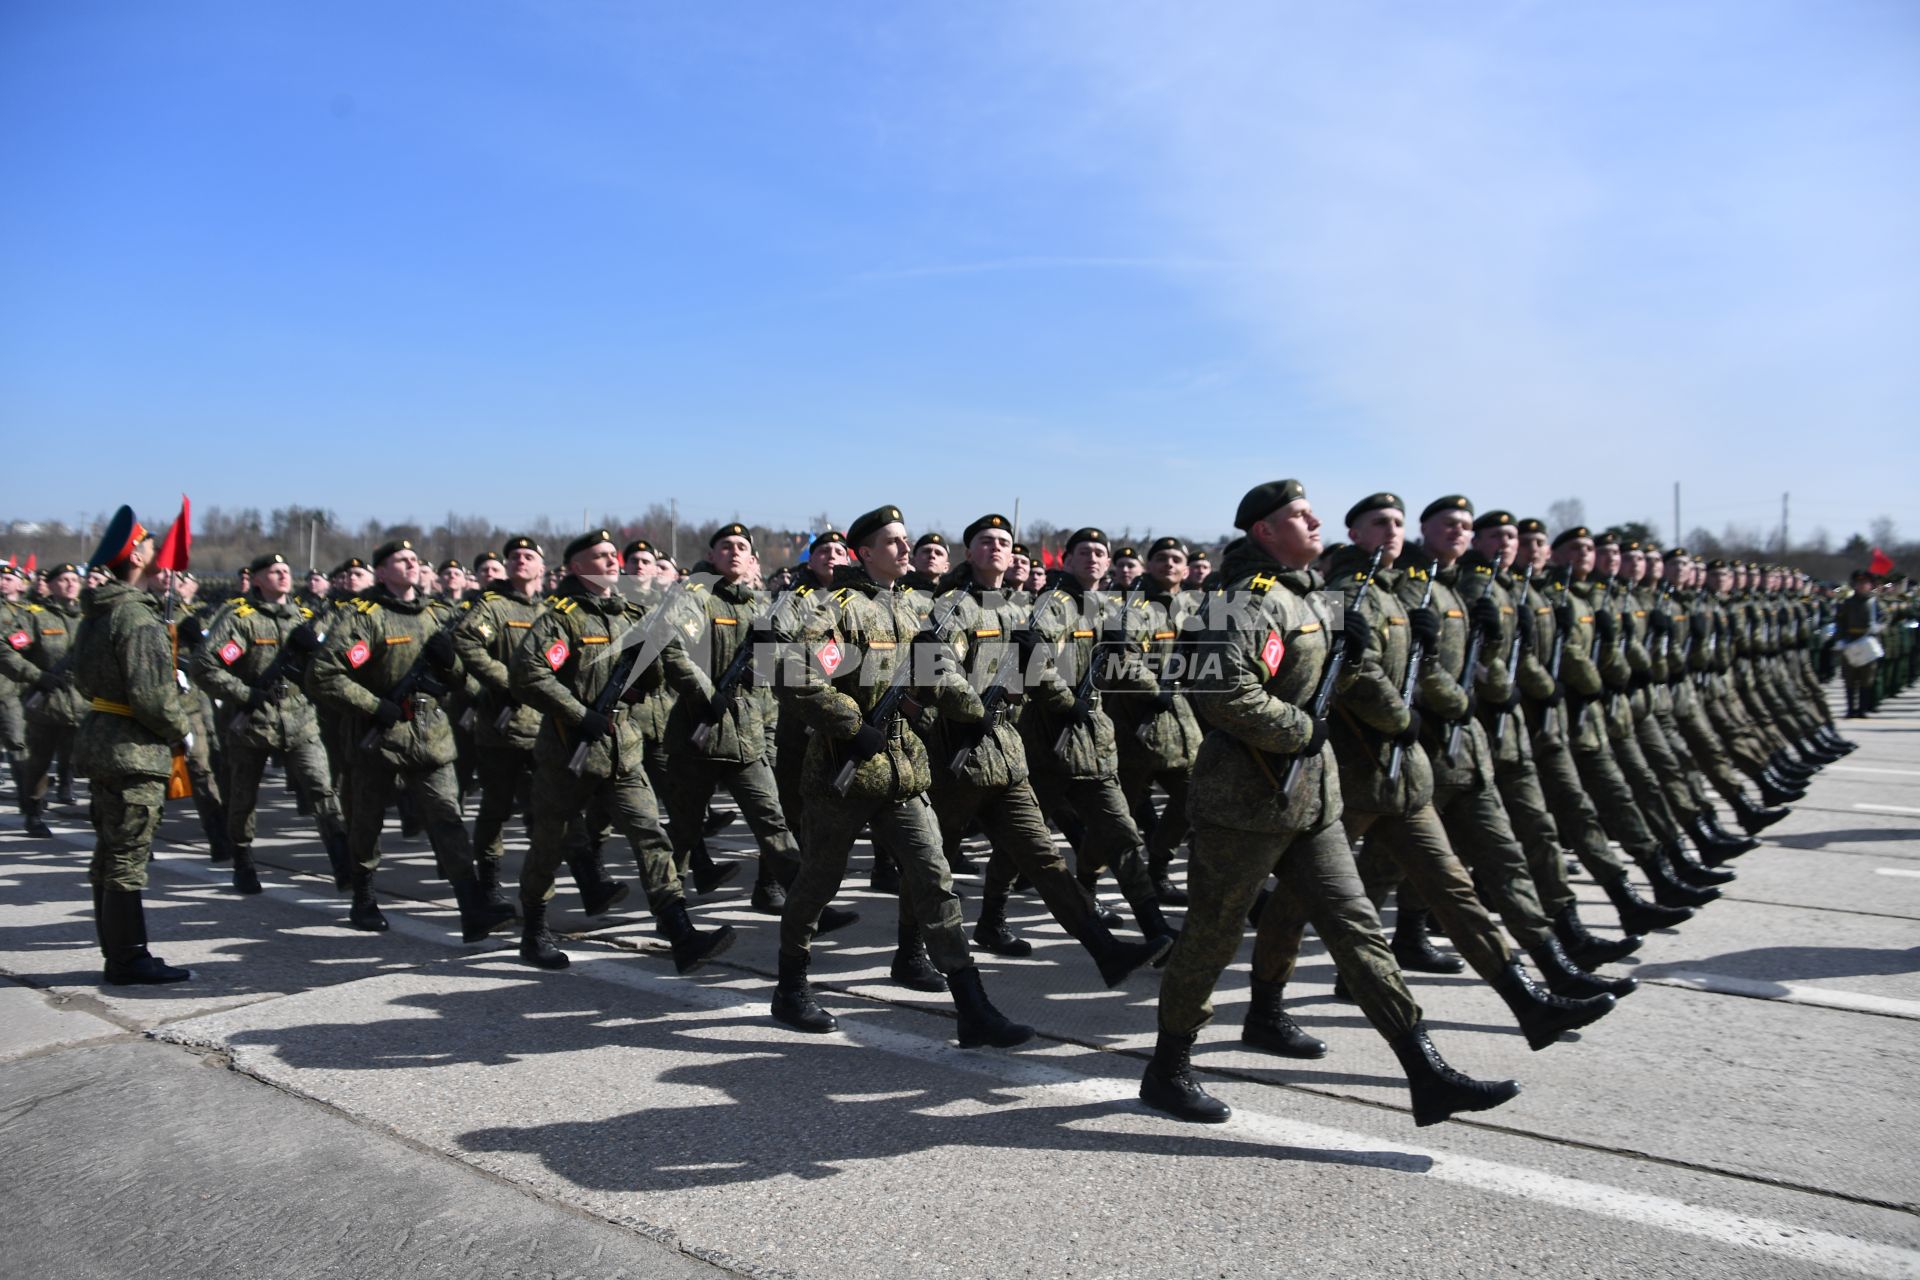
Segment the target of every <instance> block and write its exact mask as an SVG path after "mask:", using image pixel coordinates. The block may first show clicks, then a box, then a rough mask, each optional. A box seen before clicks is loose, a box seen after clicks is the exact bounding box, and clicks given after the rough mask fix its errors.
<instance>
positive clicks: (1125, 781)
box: [1120, 754, 1192, 874]
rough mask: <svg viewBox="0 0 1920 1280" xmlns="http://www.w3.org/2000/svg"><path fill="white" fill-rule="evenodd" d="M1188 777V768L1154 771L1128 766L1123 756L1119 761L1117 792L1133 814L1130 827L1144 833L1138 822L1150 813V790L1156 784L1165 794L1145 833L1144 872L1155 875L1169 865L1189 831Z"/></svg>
mask: <svg viewBox="0 0 1920 1280" xmlns="http://www.w3.org/2000/svg"><path fill="white" fill-rule="evenodd" d="M1191 777H1192V771H1191V770H1188V769H1155V768H1152V767H1151V766H1142V765H1137V764H1136V765H1131V766H1130V765H1129V763H1128V761H1127V759H1126V757H1125V755H1124V754H1123V755H1122V757H1121V760H1120V793H1121V794H1122V795H1124V796H1125V797H1126V799H1127V810H1128V812H1129V813H1131V814H1133V815H1135V817H1134V825H1135V827H1137V828H1140V829H1142V830H1145V828H1146V825H1147V824H1145V823H1142V822H1141V821H1140V820H1139V815H1140V814H1141V813H1142V812H1150V811H1151V806H1152V804H1153V787H1154V784H1155V783H1159V784H1160V788H1161V790H1163V791H1165V792H1166V793H1167V802H1166V804H1164V805H1162V806H1161V808H1160V812H1159V815H1158V816H1157V817H1156V818H1155V819H1154V820H1153V823H1152V827H1153V829H1152V830H1151V831H1148V832H1147V870H1148V871H1149V872H1152V873H1155V874H1159V873H1162V872H1164V871H1165V870H1166V868H1167V867H1168V866H1169V865H1170V864H1171V863H1172V862H1173V851H1174V850H1175V849H1178V848H1179V847H1180V845H1181V842H1182V841H1184V840H1185V839H1186V838H1187V832H1188V831H1190V830H1191V829H1192V828H1191V826H1190V825H1189V824H1188V821H1187V782H1188V779H1190V778H1191Z"/></svg>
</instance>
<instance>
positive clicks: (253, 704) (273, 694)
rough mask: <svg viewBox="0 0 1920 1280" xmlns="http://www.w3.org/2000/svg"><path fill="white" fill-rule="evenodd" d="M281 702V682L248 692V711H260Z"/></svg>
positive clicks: (274, 682)
mask: <svg viewBox="0 0 1920 1280" xmlns="http://www.w3.org/2000/svg"><path fill="white" fill-rule="evenodd" d="M278 701H280V682H279V681H278V680H275V681H273V682H272V683H271V684H264V685H261V686H259V687H258V688H254V689H249V690H248V691H247V710H249V711H258V710H259V709H260V708H262V707H264V706H266V705H268V704H269V703H273V702H278Z"/></svg>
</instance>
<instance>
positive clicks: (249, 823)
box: [227, 733, 346, 848]
mask: <svg viewBox="0 0 1920 1280" xmlns="http://www.w3.org/2000/svg"><path fill="white" fill-rule="evenodd" d="M271 754H272V753H271V752H270V751H269V750H268V749H267V748H265V747H257V746H255V745H253V743H251V742H249V741H248V740H247V736H246V734H244V733H236V734H233V735H232V737H231V739H230V741H229V742H228V743H227V834H228V835H229V836H231V837H232V838H233V842H234V843H235V844H237V845H240V846H241V847H243V848H244V847H246V846H247V845H250V844H252V843H253V832H254V809H255V808H256V807H257V806H258V805H259V803H260V777H261V775H262V774H264V773H265V772H266V768H267V758H268V756H269V755H271ZM280 755H281V759H282V760H284V761H285V762H286V766H287V780H288V781H289V782H291V783H293V785H294V787H295V789H296V790H298V791H299V792H300V794H301V795H303V796H305V797H306V799H307V802H308V803H309V804H311V805H312V806H313V816H314V820H315V821H316V822H317V823H318V824H319V827H320V830H321V832H322V833H326V832H333V831H344V830H346V824H345V822H344V820H343V819H342V818H341V816H340V801H339V800H338V799H337V798H336V797H335V796H334V794H333V783H332V782H331V781H329V780H328V777H327V753H326V751H325V750H323V749H322V748H321V746H320V739H319V738H318V737H317V736H316V737H312V738H308V739H306V740H305V741H303V742H296V743H294V744H293V745H292V746H290V747H287V748H286V749H285V750H283V751H282V752H281V753H280Z"/></svg>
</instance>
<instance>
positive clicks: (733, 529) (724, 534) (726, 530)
mask: <svg viewBox="0 0 1920 1280" xmlns="http://www.w3.org/2000/svg"><path fill="white" fill-rule="evenodd" d="M722 538H745V539H746V540H747V545H748V546H752V545H753V535H752V534H751V533H748V532H747V526H745V525H743V524H741V523H740V522H739V521H738V520H735V521H734V522H733V523H732V524H723V525H721V526H720V527H719V528H718V529H715V530H714V531H713V536H712V537H711V538H708V539H707V546H708V547H709V548H711V547H714V546H717V545H718V544H719V542H720V539H722Z"/></svg>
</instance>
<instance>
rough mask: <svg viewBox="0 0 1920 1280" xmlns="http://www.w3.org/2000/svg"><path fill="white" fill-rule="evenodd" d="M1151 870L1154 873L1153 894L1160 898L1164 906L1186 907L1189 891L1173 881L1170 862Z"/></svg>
mask: <svg viewBox="0 0 1920 1280" xmlns="http://www.w3.org/2000/svg"><path fill="white" fill-rule="evenodd" d="M1150 870H1151V873H1152V875H1153V896H1154V897H1156V898H1158V899H1160V903H1161V905H1162V906H1168V907H1184V906H1186V905H1187V891H1186V890H1185V889H1182V888H1181V887H1180V886H1179V885H1177V884H1175V883H1174V882H1173V876H1172V875H1171V874H1170V873H1169V866H1168V864H1166V863H1161V864H1160V865H1159V866H1157V867H1153V868H1151V869H1150Z"/></svg>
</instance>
